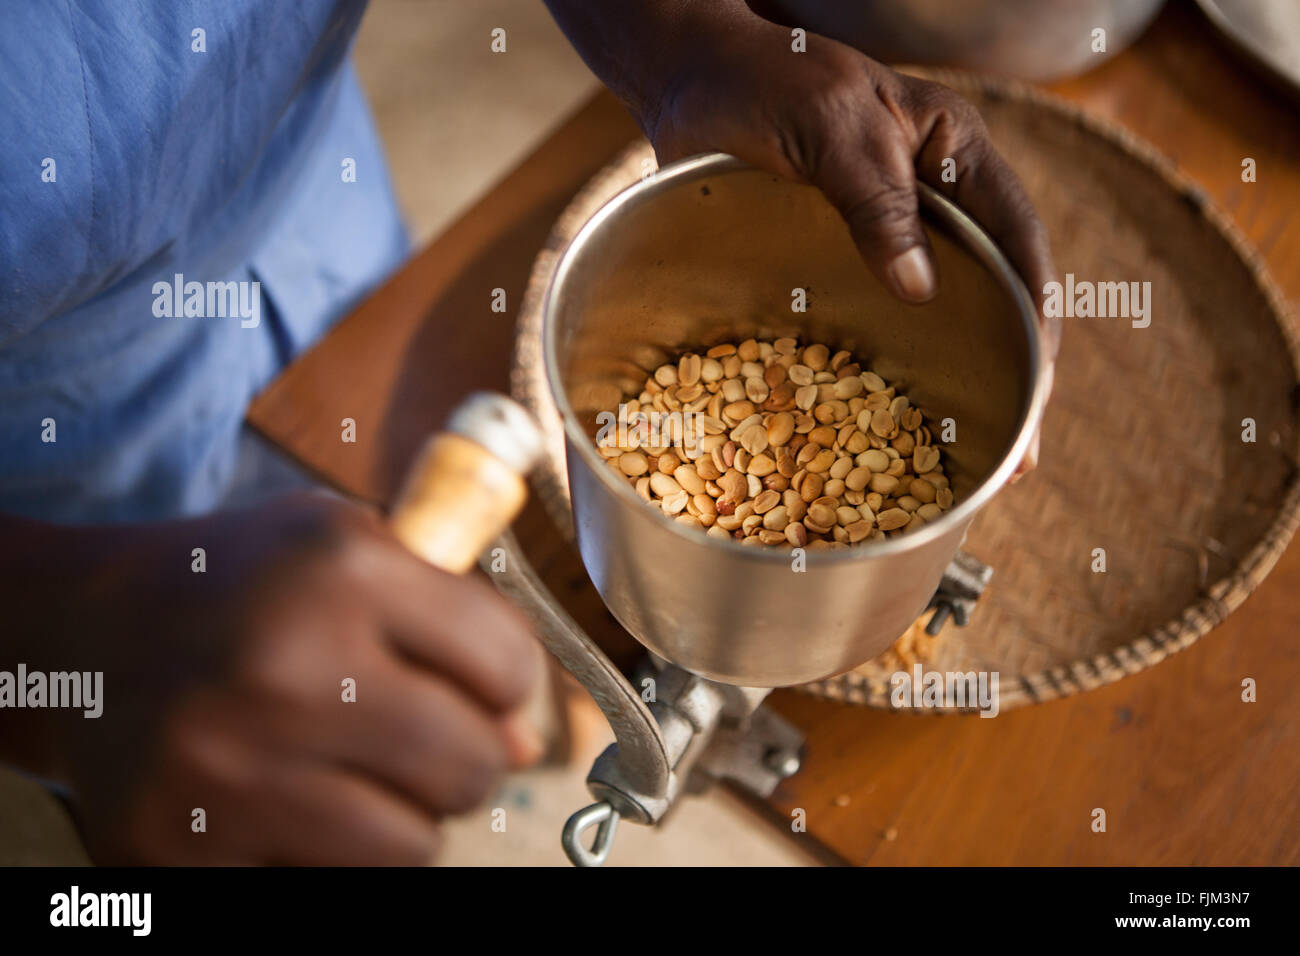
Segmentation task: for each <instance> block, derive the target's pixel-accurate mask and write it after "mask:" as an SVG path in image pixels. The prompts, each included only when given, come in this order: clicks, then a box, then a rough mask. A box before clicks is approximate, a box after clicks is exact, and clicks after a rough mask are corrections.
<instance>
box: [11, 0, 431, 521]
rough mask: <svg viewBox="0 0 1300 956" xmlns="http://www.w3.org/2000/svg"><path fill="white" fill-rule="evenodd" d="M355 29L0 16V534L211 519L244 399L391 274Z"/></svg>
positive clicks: (131, 15)
mask: <svg viewBox="0 0 1300 956" xmlns="http://www.w3.org/2000/svg"><path fill="white" fill-rule="evenodd" d="M364 6H365V4H364V0H111V2H110V0H12V2H10V3H7V4H5V10H4V13H3V16H2V17H0V20H2V22H0V512H4V513H10V514H22V515H27V516H31V517H36V518H44V519H48V520H55V521H63V522H72V521H78V522H105V521H131V520H140V519H149V518H163V517H172V516H179V515H187V514H194V513H199V512H203V511H206V510H209V509H211V508H212V507H214V506H215V505H216V504H217V503H218V502H220V501H221V499H222V496H223V494H224V492H225V490H226V489H227V487H228V486H229V485H230V483H231V481H232V476H233V475H234V473H235V468H236V464H237V457H238V448H239V440H240V435H239V432H240V425H241V422H242V419H243V416H244V412H245V409H246V407H247V405H248V402H249V400H250V398H251V397H252V396H253V395H254V394H255V393H256V392H257V391H259V390H260V389H261V388H263V387H264V386H265V385H266V384H267V383H268V382H269V381H270V380H271V378H272V377H273V376H274V375H275V374H276V373H277V372H278V371H279V370H280V369H282V368H283V367H284V366H285V365H286V364H287V363H288V362H289V361H290V360H291V359H292V358H293V357H294V356H295V355H297V354H298V353H299V352H301V351H302V350H303V349H304V348H305V347H306V346H308V345H309V344H311V343H312V342H313V341H314V340H315V339H317V338H318V337H319V336H320V335H321V334H322V333H323V332H324V331H325V330H326V329H327V328H328V327H329V326H330V325H331V323H333V322H335V321H336V320H337V319H338V318H339V317H340V316H342V315H343V314H345V313H346V312H347V311H348V310H349V309H350V308H351V307H352V306H353V305H355V304H356V303H357V301H358V300H359V299H360V298H361V297H363V296H364V295H365V293H366V292H367V291H368V290H369V289H371V288H372V287H373V286H374V285H375V284H376V283H378V282H379V281H380V280H381V279H382V278H384V277H385V276H386V275H387V274H388V273H389V272H391V271H392V270H393V269H394V268H395V267H396V266H397V265H398V264H399V263H400V262H401V261H402V259H403V258H404V257H405V256H406V254H407V252H408V246H407V239H406V234H405V231H404V229H403V228H402V224H401V221H400V217H399V216H398V214H397V210H396V205H395V203H394V201H393V196H392V191H391V188H390V183H389V181H388V178H387V172H386V168H385V163H384V158H383V154H382V151H381V149H380V146H379V143H378V139H377V137H376V134H375V130H374V128H373V125H372V123H371V120H370V116H369V112H368V110H367V106H366V103H365V100H364V96H363V94H362V92H361V90H360V88H359V86H358V83H357V80H356V76H355V75H354V73H353V71H352V68H351V66H350V64H349V61H348V58H347V56H348V49H349V46H350V43H351V39H352V37H353V35H354V33H355V31H356V27H357V24H358V22H359V20H360V18H361V14H362V11H363V9H364ZM226 283H233V285H226ZM214 291H215V294H214ZM195 292H197V293H198V294H197V295H193V294H190V293H195ZM241 296H242V297H243V298H242V302H241ZM178 303H179V305H180V308H179V309H177V308H176V306H177V304H178ZM241 304H242V305H243V307H244V308H243V309H242V311H241V309H240V306H241ZM178 313H179V314H178Z"/></svg>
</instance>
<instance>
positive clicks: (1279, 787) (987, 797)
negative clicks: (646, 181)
mask: <svg viewBox="0 0 1300 956" xmlns="http://www.w3.org/2000/svg"><path fill="white" fill-rule="evenodd" d="M1190 6H1191V5H1190V4H1182V3H1174V4H1171V5H1170V8H1168V9H1166V11H1165V12H1164V13H1163V14H1162V15H1161V16H1160V18H1159V19H1158V20H1157V21H1156V23H1155V24H1154V25H1153V27H1152V28H1151V29H1150V30H1149V31H1148V33H1147V34H1146V35H1145V36H1144V37H1143V38H1142V39H1141V41H1140V42H1139V43H1138V44H1137V45H1136V46H1134V47H1133V48H1132V49H1130V50H1128V51H1126V52H1124V53H1122V54H1120V55H1119V56H1118V57H1116V58H1115V59H1114V60H1112V61H1111V62H1109V63H1107V64H1105V65H1104V66H1102V67H1101V68H1099V69H1098V70H1096V71H1094V72H1092V73H1090V74H1088V75H1087V76H1085V77H1083V78H1080V79H1076V80H1072V81H1069V82H1066V83H1061V84H1058V85H1056V86H1055V87H1053V91H1054V92H1056V93H1058V94H1060V95H1062V96H1064V97H1066V98H1068V99H1071V100H1073V101H1075V102H1077V103H1080V104H1081V105H1083V106H1085V107H1086V108H1088V109H1090V110H1092V111H1095V112H1096V113H1098V114H1101V115H1103V116H1105V117H1108V118H1110V119H1113V120H1115V121H1118V122H1119V123H1121V124H1123V125H1125V126H1127V127H1129V128H1130V129H1132V130H1133V131H1134V132H1136V133H1137V134H1138V135H1140V136H1142V137H1144V138H1146V139H1148V140H1149V141H1151V142H1152V143H1154V144H1155V145H1156V146H1157V147H1158V148H1160V149H1161V150H1162V151H1163V152H1165V153H1166V154H1167V155H1169V156H1170V157H1171V158H1172V159H1173V160H1174V161H1175V162H1176V163H1177V164H1178V165H1179V166H1180V167H1181V168H1182V170H1183V171H1184V172H1185V173H1186V174H1188V175H1189V176H1190V177H1191V178H1192V179H1194V180H1196V181H1197V182H1198V183H1200V185H1201V186H1203V187H1204V189H1205V190H1206V192H1207V194H1208V195H1209V196H1210V197H1211V198H1212V199H1213V200H1214V201H1215V202H1217V203H1218V204H1219V205H1220V206H1221V207H1222V208H1224V209H1226V210H1227V211H1228V212H1229V213H1230V214H1231V215H1232V216H1233V218H1234V219H1235V220H1236V222H1237V224H1238V225H1239V226H1240V227H1241V229H1242V230H1243V231H1244V232H1245V233H1246V235H1247V236H1248V237H1249V239H1250V240H1251V241H1252V242H1253V243H1254V244H1255V245H1256V247H1257V248H1258V249H1259V250H1260V251H1261V252H1262V254H1263V255H1264V257H1265V259H1266V261H1267V262H1268V265H1269V267H1270V268H1271V270H1272V271H1273V274H1274V276H1275V278H1276V279H1277V280H1278V282H1279V283H1280V285H1281V286H1282V288H1283V290H1284V291H1285V293H1286V295H1287V297H1288V298H1289V299H1290V300H1291V301H1292V302H1297V301H1300V227H1297V226H1296V225H1295V224H1294V222H1293V219H1292V216H1293V213H1294V210H1296V209H1297V208H1300V123H1297V112H1298V111H1297V108H1296V106H1295V104H1294V103H1293V102H1292V101H1289V100H1287V99H1286V98H1284V97H1283V96H1281V95H1279V94H1278V93H1276V92H1275V91H1273V90H1272V89H1271V88H1269V87H1268V86H1267V85H1266V84H1264V83H1263V82H1261V81H1260V80H1259V79H1258V78H1257V77H1256V76H1255V75H1254V74H1253V73H1252V72H1251V70H1250V69H1249V68H1248V67H1246V66H1244V65H1242V64H1241V63H1239V62H1238V61H1237V60H1236V59H1234V58H1233V56H1232V55H1231V54H1229V53H1228V52H1227V51H1226V49H1225V48H1224V47H1223V46H1222V45H1221V44H1220V42H1219V41H1218V39H1217V37H1216V36H1215V35H1214V34H1213V32H1212V30H1211V29H1210V27H1209V26H1208V24H1206V23H1205V22H1204V21H1203V20H1202V19H1201V18H1200V17H1199V15H1197V14H1196V13H1194V12H1193V11H1191V10H1189V9H1188V7H1190ZM635 135H636V128H635V126H634V125H633V123H632V121H631V120H630V119H629V118H628V117H627V116H626V115H625V114H624V113H623V111H622V110H621V109H620V108H619V107H618V105H617V104H616V103H615V102H614V100H613V98H612V97H611V96H610V95H608V94H606V93H602V94H600V95H598V96H596V97H595V98H594V99H593V100H591V101H590V102H589V103H588V104H587V105H586V106H585V107H584V108H583V109H582V110H581V111H580V112H579V113H577V114H576V115H575V116H574V117H573V118H572V119H571V120H569V121H568V122H567V123H566V124H564V125H563V126H562V127H561V128H559V129H558V130H556V132H555V133H554V135H552V136H551V137H550V138H549V139H548V140H547V141H546V142H545V143H543V144H542V146H541V147H540V148H539V149H538V150H537V151H536V152H535V153H534V154H533V155H531V156H530V157H529V158H528V159H527V160H525V161H524V162H523V163H522V164H521V165H520V166H519V167H518V168H517V169H516V170H515V171H514V172H513V173H511V174H510V175H509V176H508V177H507V178H506V179H505V180H503V181H502V182H501V183H500V184H499V185H498V186H497V187H496V188H495V189H494V190H492V192H490V193H489V194H488V195H487V196H485V197H484V198H483V199H482V200H481V201H480V202H479V203H478V204H477V205H476V206H474V207H473V208H472V209H471V210H470V211H469V212H468V213H466V214H465V216H463V217H462V218H461V219H460V220H459V221H458V222H456V223H455V224H454V225H453V226H452V227H451V228H450V229H448V230H447V232H446V233H444V234H443V235H442V236H441V237H440V238H439V239H438V240H437V241H435V242H434V243H433V244H432V245H430V246H429V247H428V248H427V249H425V250H424V251H423V252H422V253H421V254H420V255H418V256H417V257H416V258H415V259H413V260H412V261H411V262H410V263H409V264H408V265H407V266H406V267H405V268H404V269H403V270H402V271H401V272H400V273H399V274H398V275H397V276H395V277H394V278H393V279H392V280H391V281H390V282H389V283H388V284H387V285H386V286H385V287H384V288H383V289H381V290H380V291H379V292H378V293H377V294H376V295H375V296H374V297H373V298H372V299H371V300H370V301H368V302H366V303H365V304H364V305H362V306H361V307H360V308H359V309H358V310H357V311H356V312H355V313H354V314H353V315H352V316H350V317H349V318H348V319H347V320H346V321H344V322H343V323H342V324H340V325H339V326H338V327H337V328H336V329H335V330H334V331H333V332H331V333H330V335H329V336H328V337H327V338H326V339H325V340H324V341H323V342H321V343H320V344H319V345H318V346H317V347H316V348H315V349H313V350H312V351H311V352H310V353H308V354H307V355H306V356H304V357H303V358H302V359H301V360H300V361H298V362H297V363H296V364H294V365H293V366H292V367H291V368H289V369H288V370H287V371H286V372H285V373H284V374H283V375H282V376H281V377H280V378H279V379H278V380H277V381H276V382H275V383H274V384H273V385H272V386H271V387H270V388H269V389H268V390H267V391H266V392H265V393H264V394H263V395H262V396H261V397H260V398H259V399H258V400H257V402H256V403H255V404H254V406H253V408H252V409H251V411H250V415H249V418H250V420H251V422H252V423H253V424H254V425H255V426H256V427H257V428H258V429H259V430H260V431H262V432H263V433H264V434H265V435H267V436H268V437H270V438H271V439H272V440H273V441H275V442H276V443H277V444H279V445H280V446H281V447H283V448H284V449H286V450H287V451H288V452H289V453H290V454H292V455H293V456H294V457H296V458H297V459H298V460H299V461H301V462H303V463H304V464H306V465H307V466H308V467H310V468H311V469H313V470H314V471H315V472H316V473H317V474H319V475H320V476H321V477H322V478H324V479H325V480H327V481H328V482H330V483H332V484H334V485H335V486H337V487H339V488H341V489H343V490H345V491H347V492H349V493H351V494H353V495H356V496H358V497H360V498H363V499H366V500H370V501H374V502H379V503H383V502H386V501H388V500H389V499H390V498H391V496H392V494H393V493H394V490H395V486H396V484H397V482H398V480H399V479H400V477H401V475H402V474H403V471H404V469H405V467H406V464H407V462H408V461H409V459H410V457H411V455H412V454H413V452H414V450H415V448H416V446H417V444H418V443H419V441H420V440H421V439H422V437H423V436H424V435H425V434H426V433H427V432H428V431H429V430H430V429H432V428H433V427H435V426H436V425H437V424H438V423H439V422H440V420H441V418H442V416H443V414H445V412H446V410H447V409H448V407H449V406H450V405H451V404H454V402H455V401H456V400H457V399H458V398H459V397H461V396H462V395H463V394H464V393H465V392H467V391H469V390H470V389H471V388H477V387H497V388H503V389H504V388H505V387H506V371H507V367H508V362H509V353H510V349H511V346H512V341H513V313H514V310H515V309H516V308H517V307H518V305H519V302H520V299H521V297H522V293H523V289H524V286H525V283H526V280H527V277H528V272H529V268H530V266H531V263H532V260H533V257H534V255H535V253H536V251H537V250H538V249H539V248H540V247H541V245H542V244H543V243H544V241H545V239H546V236H547V233H548V231H549V229H550V226H551V224H552V222H553V220H554V219H555V218H556V216H557V215H558V214H559V213H560V211H561V210H562V209H563V207H564V205H565V204H566V203H567V202H568V200H569V199H570V198H571V196H572V195H573V194H574V193H575V192H576V191H577V189H578V188H579V187H580V186H582V184H583V183H585V182H586V180H587V179H588V178H589V177H590V176H591V175H592V174H593V173H595V172H596V171H597V170H598V169H600V167H601V166H603V165H604V164H605V163H606V162H607V161H608V160H609V159H610V158H611V157H612V156H613V155H614V154H615V153H616V152H618V150H619V149H621V148H622V147H623V146H625V145H626V144H627V143H628V142H629V141H630V140H631V139H632V138H633V137H634V136H635ZM1245 157H1252V158H1254V159H1255V160H1256V163H1257V168H1258V180H1259V181H1258V182H1257V183H1256V184H1253V185H1249V184H1244V183H1242V181H1241V178H1240V170H1241V161H1242V159H1243V158H1245ZM496 288H503V289H505V290H506V295H507V302H508V306H509V311H508V312H507V313H505V314H501V313H494V312H492V311H491V309H490V302H491V298H492V294H493V290H494V289H496ZM343 418H353V419H355V420H356V422H357V435H358V441H357V442H356V444H343V443H342V442H340V440H339V422H340V420H341V419H343ZM521 536H522V537H524V538H525V539H526V540H527V541H528V543H529V549H530V554H531V556H532V557H533V559H534V561H535V562H536V563H537V564H538V566H539V567H543V568H545V569H547V570H546V571H545V576H546V577H547V579H548V581H549V583H550V584H551V586H552V588H553V589H554V590H555V591H556V592H557V593H558V594H559V595H560V596H561V598H562V599H564V600H565V601H566V602H568V603H570V606H571V607H573V608H574V609H575V612H576V613H577V615H578V617H579V619H580V620H581V621H582V623H584V625H586V626H588V628H589V629H590V630H591V631H592V632H593V633H599V634H601V635H604V636H605V638H606V639H608V640H610V641H613V640H614V638H613V637H611V636H610V635H611V634H612V633H613V631H614V629H613V628H611V627H610V620H609V618H608V614H607V612H604V609H603V608H602V607H599V606H598V601H596V602H593V595H594V591H592V590H591V589H590V587H589V586H588V585H586V583H585V582H584V581H583V580H582V577H581V570H580V568H579V567H578V565H577V564H576V559H575V558H574V557H573V555H572V552H571V551H570V550H569V549H568V547H567V545H564V544H563V543H562V542H557V540H556V537H557V536H556V535H555V534H554V533H551V532H549V531H548V529H547V526H546V525H545V519H544V518H543V517H542V516H540V514H538V512H537V511H536V510H534V511H531V512H530V513H529V515H528V516H526V518H525V520H524V522H523V524H522V525H521ZM1297 591H1300V547H1295V546H1293V547H1291V548H1290V549H1289V550H1288V551H1287V553H1286V554H1285V555H1284V556H1283V557H1282V559H1281V561H1280V562H1279V564H1278V565H1277V567H1276V569H1275V570H1274V572H1273V574H1272V576H1271V577H1270V578H1269V579H1268V580H1267V581H1266V582H1265V583H1264V585H1263V586H1262V587H1260V588H1259V589H1258V591H1257V592H1256V593H1255V594H1254V595H1253V596H1252V597H1251V598H1250V599H1249V600H1248V601H1247V603H1246V604H1245V606H1244V607H1243V608H1242V609H1241V610H1239V611H1238V612H1237V613H1236V614H1234V615H1233V616H1232V617H1231V618H1230V619H1229V620H1228V621H1227V622H1226V623H1225V624H1224V625H1222V626H1221V627H1219V628H1218V629H1217V630H1216V631H1215V632H1214V633H1212V634H1210V635H1208V636H1207V637H1206V638H1203V639H1202V640H1201V641H1199V642H1198V643H1196V644H1195V645H1193V647H1192V648H1191V649H1190V650H1187V651H1184V652H1182V653H1180V654H1177V655H1175V656H1173V657H1172V658H1171V659H1169V660H1168V661H1166V662H1164V663H1162V664H1160V665H1159V666H1158V667H1156V668H1154V669H1152V670H1149V671H1146V672H1143V673H1141V674H1139V675H1137V676H1134V677H1130V678H1127V679H1125V680H1123V681H1120V682H1119V683H1117V684H1113V685H1111V686H1108V687H1105V688H1102V689H1100V690H1096V691H1092V692H1090V693H1087V694H1083V695H1080V696H1076V697H1072V698H1068V699H1066V700H1061V701H1057V702H1053V703H1049V704H1044V705H1039V706H1036V707H1032V708H1028V709H1022V710H1018V711H1012V712H1009V713H1004V714H1003V715H1001V716H1000V717H998V718H997V719H996V720H981V719H977V718H964V717H931V716H924V717H920V716H911V715H896V714H889V713H885V712H879V711H871V710H867V709H863V708H858V707H851V706H844V705H839V704H834V703H830V702H826V701H822V700H818V699H814V698H811V697H808V696H804V695H800V694H798V693H794V692H780V693H778V694H776V695H774V697H773V701H774V704H775V706H776V707H777V709H778V710H780V712H781V713H783V714H785V715H786V716H787V717H788V718H790V719H791V720H793V721H794V722H795V723H796V724H798V725H799V726H800V727H801V728H803V729H804V731H805V732H806V733H807V736H808V760H807V762H806V764H805V767H804V769H803V770H802V771H801V772H800V773H799V774H798V775H796V776H795V777H794V778H792V779H790V780H789V781H787V782H786V783H785V784H784V785H782V786H781V787H780V788H779V789H778V791H777V792H776V794H775V795H774V796H773V797H772V799H771V800H770V801H768V802H767V805H766V806H767V809H768V811H769V812H770V813H771V814H772V816H773V819H774V822H775V823H776V825H780V826H783V827H785V826H788V821H789V820H790V814H791V812H792V811H793V810H794V809H795V808H802V809H803V810H805V811H806V813H807V825H808V833H807V835H804V836H799V837H797V838H799V839H805V840H806V839H808V838H809V837H811V838H812V839H813V840H815V841H816V842H817V844H818V847H817V849H819V850H821V851H824V852H829V854H830V855H831V856H832V857H833V858H836V859H840V860H843V861H847V862H851V863H868V862H870V863H881V864H994V865H996V864H1102V863H1110V864H1154V865H1160V864H1229V863H1240V864H1253V863H1273V864H1285V863H1290V864H1297V863H1300V748H1298V747H1297V745H1296V741H1297V740H1300V693H1297V692H1296V688H1297V687H1300V643H1298V642H1297V640H1296V626H1297V614H1296V611H1295V603H1294V594H1295V593H1296V592H1297ZM613 650H614V651H615V655H616V659H617V658H618V657H619V655H620V654H622V655H628V654H630V653H632V651H633V648H632V647H631V646H629V643H628V640H627V639H626V638H624V643H623V645H622V646H620V647H613ZM1244 677H1253V678H1255V679H1256V680H1257V681H1258V697H1259V700H1258V703H1244V702H1243V701H1242V700H1241V681H1242V679H1243V678H1244ZM1098 807H1100V808H1104V809H1105V811H1106V815H1107V832H1105V833H1094V832H1093V831H1092V828H1091V823H1092V819H1093V816H1092V814H1093V810H1094V808H1098ZM792 838H793V837H792Z"/></svg>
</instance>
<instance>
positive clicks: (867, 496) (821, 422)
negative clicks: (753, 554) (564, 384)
mask: <svg viewBox="0 0 1300 956" xmlns="http://www.w3.org/2000/svg"><path fill="white" fill-rule="evenodd" d="M674 412H680V413H682V415H680V416H674V415H672V414H671V413H674ZM653 413H659V415H658V416H657V417H656V416H655V415H654V414H653ZM688 413H689V414H688ZM616 415H617V421H618V422H619V425H620V427H618V428H609V429H606V430H604V433H603V434H602V435H601V436H600V437H598V440H597V448H598V449H599V451H600V454H601V455H602V456H603V457H604V458H605V459H606V460H607V461H608V462H609V465H610V467H611V468H613V469H615V470H616V471H617V472H618V473H619V474H621V475H623V476H625V477H626V478H627V480H628V481H629V482H631V483H632V484H633V485H634V486H635V488H636V493H637V494H638V495H640V497H641V498H643V499H644V500H645V501H647V502H648V503H649V504H650V506H651V507H654V508H656V509H659V510H661V511H662V512H663V513H664V514H665V515H668V516H670V517H672V518H673V519H674V520H676V521H678V522H680V523H681V524H684V525H688V526H690V527H693V528H699V529H702V530H707V533H708V534H709V535H711V536H713V537H717V538H732V539H735V540H737V541H739V542H740V543H741V544H746V545H756V546H758V545H767V546H772V547H787V548H790V547H800V548H808V549H809V550H823V549H837V548H846V547H850V546H853V545H859V544H862V543H864V542H867V541H875V540H881V539H883V538H885V537H887V536H895V535H899V534H904V533H906V532H908V531H913V530H915V529H917V528H920V527H922V526H923V525H924V524H925V523H926V522H927V521H933V520H934V519H936V518H938V517H939V516H940V515H941V514H943V512H944V511H947V510H948V509H949V508H951V507H952V504H953V496H952V490H951V489H950V487H949V483H948V478H947V477H946V476H945V475H944V471H943V465H942V464H941V462H940V452H939V449H938V448H937V447H935V445H934V444H933V441H934V436H933V434H932V432H931V430H930V427H929V425H927V424H926V421H927V418H926V415H925V414H924V413H922V411H921V410H920V409H919V408H915V407H913V406H912V405H911V404H910V403H909V401H908V399H907V396H905V395H899V394H897V389H896V387H895V386H893V385H890V384H888V383H886V382H885V380H884V379H882V378H881V377H880V376H879V375H877V374H876V373H875V372H873V371H870V370H864V369H863V368H862V367H861V365H860V364H859V363H858V362H856V361H854V359H853V356H852V355H851V354H850V353H849V352H846V351H839V352H835V353H834V354H832V352H831V350H830V349H829V348H827V347H826V346H825V345H816V344H814V345H805V346H802V347H801V346H800V345H799V343H798V342H797V341H796V340H795V339H793V338H780V339H777V340H776V341H774V342H760V341H756V340H754V339H748V340H746V341H744V342H741V343H740V344H739V345H730V344H728V345H717V346H714V347H713V348H711V349H709V350H708V351H707V352H705V353H704V355H699V354H697V353H695V352H687V353H686V354H685V355H683V356H682V357H681V358H680V359H679V360H678V362H677V363H676V364H665V365H661V366H660V367H659V368H657V369H655V371H654V373H653V374H652V375H651V376H650V377H649V378H647V379H646V382H645V386H644V388H643V390H642V391H641V393H640V394H639V395H637V396H636V397H634V398H630V399H629V400H628V401H626V402H624V403H623V404H622V405H620V406H619V409H618V411H617V413H616ZM613 417H614V416H613V415H610V416H608V417H607V418H606V420H609V419H610V418H613ZM652 420H653V421H654V422H656V423H658V422H663V425H661V426H659V427H656V428H651V427H648V425H647V423H648V422H651V421H652ZM652 443H653V444H652Z"/></svg>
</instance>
